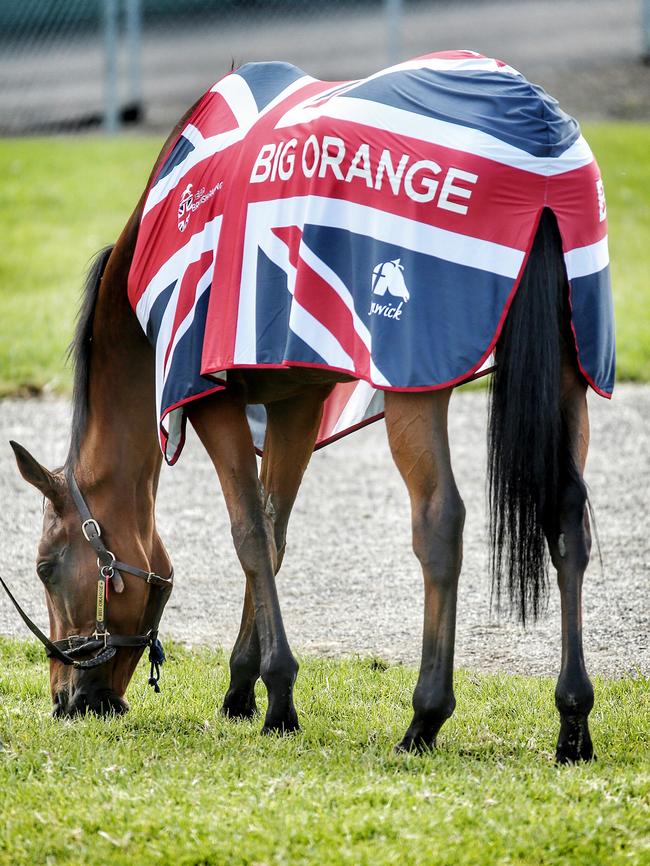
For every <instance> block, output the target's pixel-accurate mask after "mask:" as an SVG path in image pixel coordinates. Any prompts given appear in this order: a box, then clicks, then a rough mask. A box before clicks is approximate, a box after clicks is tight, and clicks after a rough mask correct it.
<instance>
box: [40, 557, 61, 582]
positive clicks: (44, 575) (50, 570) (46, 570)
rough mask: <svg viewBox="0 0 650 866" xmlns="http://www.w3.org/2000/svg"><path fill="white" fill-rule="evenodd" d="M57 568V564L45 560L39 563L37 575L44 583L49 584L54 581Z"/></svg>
mask: <svg viewBox="0 0 650 866" xmlns="http://www.w3.org/2000/svg"><path fill="white" fill-rule="evenodd" d="M55 568H56V563H55V562H52V561H51V560H48V559H44V560H43V561H42V562H39V563H38V565H37V566H36V574H37V575H38V576H39V577H40V579H41V580H42V581H43V583H48V581H50V580H52V576H53V575H54V570H55Z"/></svg>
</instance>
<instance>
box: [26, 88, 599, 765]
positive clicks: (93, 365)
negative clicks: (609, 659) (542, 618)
mask: <svg viewBox="0 0 650 866" xmlns="http://www.w3.org/2000/svg"><path fill="white" fill-rule="evenodd" d="M196 105H197V104H195V105H194V106H193V107H192V108H191V109H190V110H189V111H188V112H187V113H186V114H185V115H184V117H183V118H181V120H180V121H179V123H178V124H177V125H176V127H175V129H174V130H173V132H172V133H171V135H170V136H169V138H168V139H167V141H166V143H165V144H164V146H163V148H162V150H161V152H160V155H159V156H158V159H157V160H156V163H155V165H154V167H153V170H152V172H151V175H150V178H149V182H148V184H147V189H148V188H149V187H150V185H151V183H152V182H153V180H154V179H155V177H156V176H157V173H158V172H160V170H161V166H163V164H164V162H165V160H166V159H167V158H168V155H169V153H170V152H171V151H172V149H173V147H174V144H175V142H177V141H178V139H179V135H180V134H181V131H182V130H183V128H184V127H185V125H186V124H187V122H188V119H189V118H191V117H192V113H193V111H194V110H195V109H196ZM181 189H182V187H179V191H180V190H181ZM146 192H147V190H145V192H143V194H142V196H141V198H140V200H139V202H138V204H137V205H136V207H135V209H134V211H133V213H132V215H131V217H130V218H129V220H128V222H127V224H126V226H125V228H124V230H123V232H122V234H121V235H120V237H119V238H118V240H117V242H116V243H115V244H114V245H112V246H110V247H108V248H106V249H104V250H102V251H101V252H100V253H99V254H98V255H97V257H96V258H95V260H94V263H93V265H92V267H91V269H90V271H89V273H88V277H87V280H86V284H85V290H84V295H83V303H82V306H81V309H80V313H79V317H78V321H77V325H76V330H75V334H74V339H73V343H72V347H71V351H72V356H73V360H74V385H73V398H72V405H73V417H72V430H71V438H70V448H69V452H68V454H67V457H66V460H65V464H64V466H63V467H62V468H61V469H58V470H55V471H50V470H48V469H47V468H45V467H44V466H42V465H41V464H40V463H39V462H38V461H37V460H36V458H35V457H33V456H32V455H31V454H30V453H29V452H28V451H27V449H25V448H24V447H23V446H21V445H19V444H17V443H13V442H12V447H13V450H14V452H15V457H16V461H17V465H18V469H19V471H20V473H21V474H22V476H23V478H24V479H25V480H26V481H27V482H28V483H29V484H31V485H32V486H33V487H35V488H36V489H37V490H38V491H39V492H40V493H41V494H42V495H43V496H44V497H45V509H44V519H43V531H42V536H41V540H40V543H39V546H38V558H37V574H38V576H39V578H40V580H41V581H42V583H43V584H44V587H45V594H46V599H47V606H48V612H49V619H50V632H51V637H50V638H49V639H48V641H49V643H48V645H47V647H48V652H49V654H50V657H51V658H50V686H51V694H52V702H53V707H54V710H53V712H54V714H55V715H56V716H74V715H77V714H83V713H85V712H88V711H92V712H94V713H97V714H100V715H106V714H110V713H118V714H119V713H123V712H126V711H127V709H128V703H127V701H126V698H125V693H126V690H127V686H128V684H129V681H130V679H131V677H132V675H133V672H134V670H135V668H136V665H137V663H138V661H139V659H140V657H141V655H142V653H143V651H144V649H145V648H146V646H150V647H152V646H153V647H154V649H155V644H156V643H157V629H158V623H159V620H160V616H161V614H162V609H163V607H164V604H165V602H166V600H167V597H168V596H169V592H170V591H171V579H172V578H171V575H172V568H171V560H170V557H169V555H168V553H167V551H166V549H165V546H164V544H163V541H162V540H161V538H160V536H159V534H158V531H157V528H156V521H155V513H154V504H155V500H156V492H157V487H158V479H159V473H160V469H161V463H162V456H161V450H160V447H159V442H158V436H157V427H156V424H155V423H154V414H155V413H154V412H153V407H154V405H155V400H156V396H155V370H154V365H155V359H154V352H153V350H152V347H151V344H150V342H149V340H148V339H147V336H146V335H145V333H144V332H143V330H142V328H141V326H140V324H139V322H138V319H137V318H136V315H135V314H134V310H133V307H132V305H131V304H130V302H129V299H128V297H127V283H128V278H129V272H130V269H131V265H132V262H133V258H134V251H135V249H136V244H137V239H138V234H139V230H140V225H141V220H142V215H143V209H144V206H145V200H146ZM186 198H187V197H186ZM188 200H189V199H188ZM185 204H186V205H187V203H185ZM185 211H186V206H185V207H184V208H183V213H181V214H180V217H181V218H182V219H183V220H185V219H186V213H185ZM190 225H191V223H190ZM188 230H189V229H188ZM389 266H390V268H392V271H393V278H392V279H385V284H384V285H383V286H382V287H380V293H383V292H386V291H388V292H389V293H390V294H397V296H398V297H401V298H403V300H404V301H407V300H408V298H409V290H408V289H406V284H405V282H404V277H403V274H402V266H401V265H400V262H399V260H391V261H389V262H384V263H383V264H382V265H381V266H379V270H378V272H377V273H375V274H374V276H373V278H372V286H371V289H372V291H374V292H376V291H377V287H378V283H379V280H381V279H383V278H384V269H387V268H388V267H389ZM412 291H413V287H411V292H412ZM493 351H494V356H495V367H494V371H493V374H492V379H491V384H490V391H489V393H490V408H489V429H488V487H489V505H490V514H491V518H490V539H491V544H492V558H491V562H492V571H493V579H494V587H495V592H496V594H497V596H499V597H500V595H501V593H502V592H503V593H506V594H507V595H508V597H509V599H510V601H511V604H512V605H513V606H514V607H516V608H517V609H518V612H519V615H520V617H521V619H522V620H523V621H524V622H526V621H527V620H529V619H530V618H531V617H532V618H534V617H536V616H537V615H538V614H539V612H540V610H541V608H542V605H543V600H544V597H545V592H546V586H547V567H548V554H547V550H548V552H550V559H551V561H552V564H553V566H554V568H555V569H556V571H557V580H558V585H559V592H560V598H561V617H562V658H561V669H560V673H559V678H558V680H557V685H556V689H555V704H556V707H557V710H558V712H559V716H560V731H559V737H558V741H557V748H556V757H557V760H558V761H559V762H563V763H565V762H575V761H580V760H589V759H591V758H592V757H593V746H592V740H591V736H590V731H589V722H588V717H589V714H590V712H591V710H592V707H593V703H594V691H593V687H592V684H591V681H590V679H589V676H588V674H587V671H586V668H585V660H584V654H583V640H582V614H581V609H582V585H583V576H584V573H585V569H586V567H587V564H588V561H589V556H590V548H591V535H590V523H589V509H588V497H587V490H586V487H585V483H584V479H583V471H584V466H585V461H586V458H587V450H588V445H589V419H588V410H587V400H586V391H587V378H586V376H585V373H584V370H583V369H582V368H581V364H580V359H579V357H578V354H577V348H576V340H575V336H574V332H573V327H572V309H571V295H570V285H569V281H568V278H567V270H566V266H565V259H564V257H563V250H562V241H561V237H560V232H559V229H558V223H557V220H556V217H555V215H554V213H553V211H552V210H551V209H550V208H548V207H546V208H544V209H543V211H542V212H541V213H540V214H539V218H538V222H537V228H536V230H535V232H534V240H533V242H532V246H531V248H530V251H529V254H528V258H527V261H526V264H525V267H524V268H523V272H522V273H521V275H520V280H519V284H518V288H517V291H516V293H514V296H513V297H511V298H510V303H509V307H508V309H507V316H506V317H505V319H504V321H503V322H502V323H501V327H500V332H499V334H498V340H497V342H496V344H495V346H494V348H493ZM353 379H354V377H353V376H351V375H350V374H348V373H345V372H344V371H343V372H342V371H337V370H326V369H314V368H310V367H307V366H298V365H295V366H288V367H287V368H286V369H282V370H278V369H247V368H233V369H231V370H229V371H228V379H227V384H226V386H225V387H224V388H222V389H220V390H219V391H218V392H215V393H212V394H209V395H206V396H203V397H202V398H201V399H198V400H196V401H193V402H190V403H188V404H187V407H186V411H187V417H188V419H189V421H190V423H191V425H192V426H193V428H194V430H195V431H196V433H197V434H198V438H199V439H200V441H201V443H202V444H203V447H204V448H205V450H206V451H207V453H208V455H209V457H210V460H211V462H212V464H213V467H214V470H215V472H216V475H217V477H218V480H219V483H220V487H221V491H222V494H223V496H224V500H225V503H226V506H227V509H228V514H229V518H230V524H231V532H232V540H233V543H234V547H235V550H236V553H237V556H238V558H239V562H240V563H241V567H242V570H243V572H244V575H245V597H244V603H243V612H242V617H241V625H240V629H239V634H238V636H237V639H236V641H235V644H234V647H233V650H232V654H231V656H230V682H229V686H228V689H227V692H226V694H225V697H224V700H223V706H222V710H223V713H224V714H225V715H226V716H228V717H230V718H234V719H241V718H247V719H248V718H252V717H253V716H254V715H255V713H256V712H257V707H256V701H255V691H254V689H255V683H256V681H257V680H258V678H260V677H261V679H262V681H263V683H264V685H265V687H266V689H267V692H268V708H267V711H266V716H265V719H264V724H263V728H262V731H263V733H273V732H277V733H283V734H284V733H289V732H292V731H296V730H298V729H299V720H298V715H297V712H296V708H295V705H294V699H293V688H294V683H295V680H296V676H297V673H298V663H297V661H296V658H295V656H294V655H293V653H292V651H291V649H290V646H289V642H288V638H287V635H286V632H285V628H284V624H283V620H282V614H281V609H280V602H279V598H278V592H277V587H276V582H275V578H276V575H277V573H278V571H279V569H280V568H281V565H282V560H283V556H284V552H285V544H286V536H287V527H288V522H289V518H290V515H291V511H292V507H293V504H294V501H295V498H296V495H297V493H298V490H299V487H300V484H301V480H302V478H303V474H304V472H305V469H306V467H307V465H308V463H309V460H310V457H311V454H312V452H313V450H314V447H315V444H316V441H317V434H318V430H319V425H320V423H321V419H322V416H323V407H324V404H325V401H326V400H327V398H328V396H329V395H330V394H331V393H332V391H333V389H334V388H335V387H336V386H337V385H338V384H340V383H343V382H350V381H352V380H353ZM453 390H454V386H453V385H451V386H448V387H441V388H430V389H423V390H418V391H409V390H399V389H397V390H386V391H385V395H384V396H385V423H386V429H387V434H388V441H389V444H390V451H391V454H392V458H393V460H394V462H395V464H396V466H397V468H398V470H399V472H400V474H401V476H402V478H403V480H404V483H405V485H406V488H407V490H408V494H409V498H410V506H411V523H412V543H413V551H414V554H415V556H416V557H417V559H418V561H419V563H420V566H421V570H422V575H423V581H424V626H423V638H422V658H421V664H420V670H419V675H418V679H417V685H416V687H415V691H414V694H413V717H412V721H411V723H410V725H409V727H408V729H407V731H406V732H405V734H404V736H403V738H402V739H401V741H400V742H399V744H398V745H397V746H396V748H397V749H399V750H404V751H411V750H416V751H418V750H427V749H429V748H432V747H433V746H435V743H436V738H437V736H438V733H439V731H440V729H441V727H442V725H443V724H444V722H445V721H446V720H447V719H448V718H449V717H450V716H451V715H452V713H453V711H454V708H455V705H456V700H455V695H454V688H453V659H454V640H455V623H456V598H457V586H458V580H459V575H460V571H461V562H462V536H463V525H464V521H465V507H464V505H463V500H462V498H461V495H460V492H459V490H458V488H457V485H456V482H455V479H454V473H453V470H452V465H451V460H450V448H449V439H448V425H447V419H448V411H449V405H450V400H451V396H452V392H453ZM258 404H262V405H263V406H264V407H265V409H266V418H267V426H266V434H265V441H264V450H263V457H262V461H261V468H260V470H259V473H258V468H257V462H256V452H255V443H254V441H253V437H252V434H251V429H250V426H249V423H248V421H247V416H246V409H247V407H248V406H251V405H258ZM208 529H209V527H208V526H207V525H206V530H208ZM109 546H110V548H111V549H114V550H115V551H116V552H117V554H118V556H119V560H118V559H117V557H116V556H115V555H114V554H112V553H111V551H110V550H109ZM96 559H97V564H96ZM129 563H135V565H129ZM97 566H99V569H100V570H99V580H98V579H97ZM109 585H110V587H111V595H110V601H109V602H108V604H107V606H105V602H104V600H105V593H106V592H107V591H108V587H109ZM100 600H101V604H100ZM106 607H107V608H108V610H107V609H106ZM97 651H99V656H95V657H92V653H93V652H97ZM102 654H103V656H102ZM89 656H90V658H89ZM98 659H99V662H98V661H97V660H98ZM160 661H161V658H160V654H158V655H156V654H155V653H154V656H153V659H152V677H151V681H152V684H153V685H156V686H157V676H156V675H155V674H156V673H157V671H158V667H157V665H158V663H159V662H160Z"/></svg>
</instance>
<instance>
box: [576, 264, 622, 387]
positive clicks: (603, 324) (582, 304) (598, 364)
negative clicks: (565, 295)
mask: <svg viewBox="0 0 650 866" xmlns="http://www.w3.org/2000/svg"><path fill="white" fill-rule="evenodd" d="M571 309H572V318H573V326H574V328H575V332H576V337H577V340H578V350H579V352H580V363H581V364H582V366H583V367H584V369H585V370H586V371H587V373H588V374H589V376H591V378H592V379H593V381H594V383H595V384H596V385H597V386H598V387H599V388H600V389H601V390H603V391H606V392H607V393H608V394H609V393H611V391H612V389H613V387H614V377H615V370H616V335H615V333H614V309H613V300H612V290H611V286H610V278H609V265H608V266H607V267H606V268H603V270H602V271H599V272H598V273H597V274H590V275H589V276H587V277H575V278H574V279H572V280H571Z"/></svg>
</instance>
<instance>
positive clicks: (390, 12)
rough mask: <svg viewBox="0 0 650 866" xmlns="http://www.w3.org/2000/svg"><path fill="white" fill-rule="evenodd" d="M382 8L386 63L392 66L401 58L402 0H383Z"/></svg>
mask: <svg viewBox="0 0 650 866" xmlns="http://www.w3.org/2000/svg"><path fill="white" fill-rule="evenodd" d="M384 10H385V14H386V32H387V35H388V64H389V66H393V65H394V64H395V63H399V61H400V60H401V59H402V19H403V17H404V0H384Z"/></svg>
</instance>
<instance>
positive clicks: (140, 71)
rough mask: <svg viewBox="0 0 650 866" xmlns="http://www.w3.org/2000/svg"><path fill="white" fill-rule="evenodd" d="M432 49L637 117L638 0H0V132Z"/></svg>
mask: <svg viewBox="0 0 650 866" xmlns="http://www.w3.org/2000/svg"><path fill="white" fill-rule="evenodd" d="M446 48H473V49H475V50H478V51H481V52H482V53H484V54H488V55H490V56H493V57H501V58H503V59H505V60H507V61H508V62H509V63H511V64H512V65H514V66H516V67H517V68H520V69H521V70H522V72H524V73H525V74H526V75H527V76H528V77H529V78H531V79H532V80H535V81H537V82H538V83H540V84H542V85H543V86H545V87H546V88H547V89H548V90H549V91H550V92H551V93H553V94H554V95H556V96H557V97H559V98H560V100H561V101H562V103H563V106H564V107H565V108H566V109H567V110H569V111H572V113H575V114H576V115H577V116H579V117H581V118H583V119H584V118H599V117H615V118H625V119H637V120H646V119H650V66H646V67H643V66H641V64H640V63H639V59H640V58H641V57H642V56H643V55H645V56H646V57H650V0H616V3H613V2H612V0H0V135H26V134H42V133H53V132H65V131H73V132H79V131H82V130H83V129H85V128H89V129H93V128H101V127H103V128H104V129H105V130H106V131H108V132H114V131H115V130H116V129H118V128H120V127H122V128H124V127H126V126H127V125H128V124H129V123H135V122H139V123H144V124H146V128H147V129H149V130H154V131H156V132H163V131H166V130H168V129H169V128H170V127H171V126H172V125H173V124H174V123H175V121H176V120H177V119H178V117H180V116H181V115H182V114H183V112H184V111H185V110H186V109H187V107H188V106H189V105H191V104H192V103H193V102H194V100H195V99H196V98H197V97H198V96H199V95H200V94H201V93H203V92H204V91H205V90H206V89H207V87H209V86H210V85H211V84H212V83H213V82H214V81H215V80H217V79H218V78H220V77H221V76H222V75H224V74H225V73H226V72H227V71H228V70H229V69H231V67H232V66H238V65H240V64H242V63H246V62H247V61H253V60H275V59H278V60H279V59H281V60H288V61H290V62H293V63H295V64H296V65H297V66H299V67H301V68H302V69H304V70H305V71H307V72H308V73H309V74H311V75H314V76H317V77H320V78H325V79H329V80H341V79H346V78H356V77H361V76H365V75H368V74H369V73H371V72H374V71H375V70H377V69H380V68H382V67H384V66H386V65H388V64H390V63H392V62H396V61H398V60H401V59H405V58H408V57H414V56H417V55H418V54H423V53H426V52H430V51H438V50H442V49H446Z"/></svg>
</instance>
